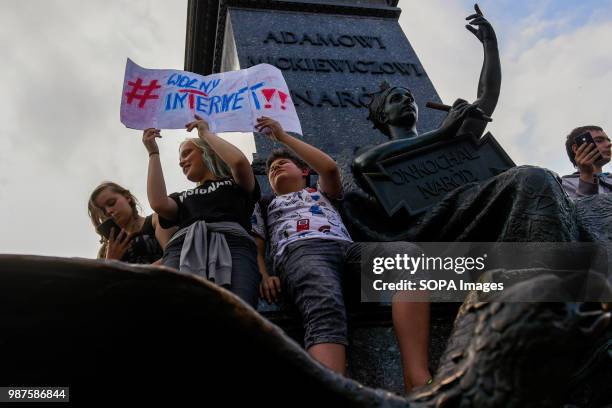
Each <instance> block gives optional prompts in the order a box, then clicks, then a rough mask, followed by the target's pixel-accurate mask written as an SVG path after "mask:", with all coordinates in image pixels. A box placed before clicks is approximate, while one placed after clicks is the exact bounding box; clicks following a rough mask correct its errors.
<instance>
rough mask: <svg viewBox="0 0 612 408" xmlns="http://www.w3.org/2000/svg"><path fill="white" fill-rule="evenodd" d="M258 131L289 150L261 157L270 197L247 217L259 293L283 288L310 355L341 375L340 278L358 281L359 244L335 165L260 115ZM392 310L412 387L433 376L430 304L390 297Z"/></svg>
mask: <svg viewBox="0 0 612 408" xmlns="http://www.w3.org/2000/svg"><path fill="white" fill-rule="evenodd" d="M257 129H258V130H259V131H265V133H267V134H268V135H269V136H270V138H272V139H273V140H276V141H278V142H280V143H282V144H284V145H285V146H287V147H288V148H290V149H291V150H293V152H295V154H293V153H292V152H290V151H289V150H286V149H282V150H276V151H274V152H273V153H272V155H271V156H270V157H269V158H268V159H267V162H266V169H267V173H268V179H269V181H270V185H271V187H272V190H273V191H274V193H275V196H274V197H273V198H272V199H271V200H269V201H266V202H264V201H261V202H260V203H259V204H258V205H256V207H255V213H254V215H253V232H254V233H255V234H256V235H257V244H258V245H257V246H258V264H259V268H260V272H261V274H262V277H263V280H262V284H261V290H260V292H261V295H262V297H264V298H265V299H267V300H268V301H275V300H276V299H277V298H278V295H279V293H280V291H281V287H282V288H283V290H285V291H286V292H287V294H288V295H289V298H290V299H291V300H292V301H293V302H295V304H296V306H297V308H298V310H299V312H300V314H301V316H302V319H303V324H304V330H305V335H304V345H305V348H306V350H307V351H308V353H309V354H310V355H311V356H312V357H313V358H314V359H316V360H318V361H319V362H320V363H322V364H323V365H325V366H327V367H328V368H330V369H332V370H334V371H336V372H338V373H341V374H344V373H345V366H346V345H347V344H348V342H347V328H346V309H345V306H344V298H343V294H342V276H343V275H344V271H345V270H347V271H348V273H349V274H351V273H354V274H355V275H354V276H351V279H359V273H360V272H361V252H362V245H363V244H361V243H358V242H353V241H352V240H351V237H350V235H349V233H348V231H347V230H346V228H345V226H344V224H343V222H342V219H341V218H340V214H339V213H338V211H337V210H336V209H335V208H334V206H333V205H332V201H334V200H338V199H340V198H341V197H342V183H341V177H340V170H339V169H338V166H337V165H336V163H335V162H334V160H333V159H332V158H331V157H329V156H328V155H327V154H325V153H324V152H322V151H321V150H319V149H317V148H315V147H313V146H311V145H309V144H307V143H305V142H303V141H301V140H299V139H297V138H294V137H292V136H290V135H288V134H287V133H285V131H284V130H283V129H282V127H281V126H280V124H279V123H278V122H276V121H275V120H273V119H270V118H267V117H262V118H259V119H258V124H257ZM296 155H297V156H299V157H297V156H296ZM309 169H313V170H314V171H316V172H317V174H318V175H319V181H318V184H317V188H310V187H308V184H307V180H308V174H309ZM261 205H263V206H264V207H265V208H261ZM265 240H269V241H270V242H269V244H270V254H271V256H272V257H273V264H274V270H275V272H276V275H277V276H271V275H270V274H268V272H267V270H266V266H265ZM368 245H375V249H374V250H375V251H377V252H380V254H381V255H383V253H386V254H396V253H410V252H416V251H418V247H416V246H415V245H412V244H409V243H405V242H389V243H376V244H368ZM370 249H371V247H370ZM377 255H378V253H377ZM394 300H396V298H395V297H394ZM392 312H393V322H394V327H395V331H396V335H397V338H398V342H399V346H400V352H401V355H402V364H403V367H404V382H405V386H406V390H410V389H411V388H412V387H414V386H420V385H423V384H425V383H426V382H428V381H429V380H430V378H431V375H430V373H429V369H428V352H427V349H428V342H429V303H427V302H400V301H394V302H393V303H392Z"/></svg>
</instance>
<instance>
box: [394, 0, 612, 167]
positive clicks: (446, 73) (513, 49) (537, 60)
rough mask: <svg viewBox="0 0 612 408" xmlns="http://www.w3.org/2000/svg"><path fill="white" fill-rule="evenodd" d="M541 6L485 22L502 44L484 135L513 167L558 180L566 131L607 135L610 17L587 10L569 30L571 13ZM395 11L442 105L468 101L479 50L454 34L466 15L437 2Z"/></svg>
mask: <svg viewBox="0 0 612 408" xmlns="http://www.w3.org/2000/svg"><path fill="white" fill-rule="evenodd" d="M548 4H549V2H546V3H539V2H538V3H537V4H534V5H533V6H532V7H533V9H532V10H531V12H530V13H527V14H526V17H525V18H523V19H520V20H518V21H515V20H512V21H509V20H502V21H495V20H494V19H492V18H490V20H491V21H492V23H493V24H494V26H495V28H496V32H497V36H498V38H499V41H500V44H502V45H503V46H502V48H501V61H502V71H503V82H502V90H501V96H500V101H499V104H498V106H497V109H496V111H495V114H494V122H493V123H492V124H491V125H490V126H489V128H488V129H489V130H490V131H491V132H492V133H493V134H494V135H495V136H496V138H497V139H498V141H500V143H501V144H502V146H503V147H504V148H505V149H506V150H507V151H508V153H509V154H510V156H511V157H512V158H513V159H514V161H515V162H516V163H517V164H534V165H539V166H543V167H547V168H550V169H552V170H554V171H557V172H559V173H562V174H565V173H568V172H572V171H573V168H572V167H571V164H570V163H569V161H568V160H567V157H566V156H565V148H564V136H565V135H566V134H567V133H569V131H570V130H571V129H572V128H574V127H576V126H580V125H584V124H597V125H601V126H603V127H604V128H605V129H609V132H612V130H610V129H612V126H611V123H610V122H611V120H610V109H609V106H610V105H609V96H608V91H609V90H610V89H612V52H611V51H612V46H611V45H610V42H609V39H610V38H612V19H610V18H609V17H607V20H602V17H601V16H602V15H603V16H610V15H611V14H610V11H611V10H610V9H611V7H610V5H609V4H608V12H607V13H605V12H604V11H605V10H599V12H598V13H596V11H595V10H593V15H592V17H591V18H590V19H586V20H584V21H581V22H580V24H573V25H571V24H569V21H570V17H571V16H570V15H571V12H572V10H569V9H567V10H566V11H565V14H564V13H560V12H558V13H556V15H555V16H554V18H553V17H548V18H546V16H545V15H544V12H545V10H546V6H547V5H548ZM399 5H400V7H402V8H403V9H404V12H403V13H402V17H401V18H400V24H401V25H402V28H403V30H404V32H406V34H407V36H408V38H409V40H410V41H411V43H412V46H413V47H414V48H415V50H416V51H417V53H418V55H419V57H420V59H421V62H422V63H423V65H424V66H425V69H426V70H427V72H428V74H429V76H430V78H431V80H432V82H433V83H434V85H435V86H436V89H437V90H438V92H439V94H440V96H441V97H442V99H443V100H444V101H446V102H452V101H453V100H454V99H456V98H458V97H463V98H465V99H469V100H473V99H474V97H475V90H476V83H477V80H478V76H479V73H480V67H481V65H482V50H481V48H480V46H479V45H478V44H477V43H476V44H475V43H474V42H475V41H476V40H475V39H474V38H471V34H469V33H468V32H467V31H465V33H462V32H461V30H465V29H464V28H463V26H464V24H465V23H464V20H463V18H464V17H465V16H466V15H468V14H469V13H470V12H471V10H464V9H462V8H461V5H460V4H458V3H456V2H449V1H442V0H434V1H428V2H426V3H425V2H418V4H417V2H414V1H407V0H402V1H400V4H399ZM495 7H496V4H493V3H490V4H488V5H487V7H485V8H483V9H484V12H485V15H487V8H488V9H491V10H489V11H491V13H490V14H494V15H496V16H500V15H502V14H503V13H502V12H501V11H500V10H499V9H498V10H495ZM499 7H501V6H499ZM516 7H520V4H516ZM440 27H444V30H441V29H440ZM544 34H546V35H544Z"/></svg>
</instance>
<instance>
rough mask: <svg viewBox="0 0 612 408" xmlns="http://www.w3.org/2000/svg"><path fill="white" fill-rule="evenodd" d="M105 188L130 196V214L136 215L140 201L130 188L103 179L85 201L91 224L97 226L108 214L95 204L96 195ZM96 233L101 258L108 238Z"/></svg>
mask: <svg viewBox="0 0 612 408" xmlns="http://www.w3.org/2000/svg"><path fill="white" fill-rule="evenodd" d="M106 189H109V190H111V191H112V192H113V193H117V194H121V195H122V196H124V197H126V198H130V199H131V201H130V207H132V216H134V217H137V216H138V209H139V208H140V203H139V202H138V199H137V198H136V197H134V195H133V194H132V193H131V192H130V190H128V189H127V188H124V187H121V186H120V185H119V184H117V183H113V182H112V181H103V182H102V183H100V184H99V185H98V186H97V187H96V188H95V189H94V191H93V192H92V193H91V195H90V196H89V202H88V203H87V213H88V214H89V218H90V219H91V223H92V224H93V226H94V228H98V226H99V225H100V224H102V223H103V222H104V221H106V219H107V218H108V216H106V215H105V214H104V210H102V209H101V208H100V207H98V206H97V205H96V198H98V195H99V194H100V193H101V192H102V191H104V190H106ZM96 232H97V231H96ZM98 235H100V243H101V244H102V246H101V247H100V249H99V250H98V258H103V257H104V254H105V252H106V247H107V246H108V239H107V238H106V237H104V236H103V235H101V234H98Z"/></svg>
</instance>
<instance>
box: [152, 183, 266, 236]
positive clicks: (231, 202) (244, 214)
mask: <svg viewBox="0 0 612 408" xmlns="http://www.w3.org/2000/svg"><path fill="white" fill-rule="evenodd" d="M260 194H261V193H260V189H259V184H258V183H257V180H255V188H254V189H253V191H252V192H250V193H249V192H247V191H245V190H244V189H243V188H242V187H241V186H239V185H238V184H237V183H236V182H235V181H234V180H233V179H231V178H228V179H222V180H209V181H205V182H204V183H203V184H202V185H200V186H198V187H196V188H193V189H191V190H187V191H183V192H181V193H172V194H170V195H169V197H170V198H172V199H173V200H174V201H175V202H176V205H177V207H178V212H177V214H176V219H174V220H167V219H164V218H162V217H159V223H160V225H161V226H162V227H163V228H170V227H172V226H175V225H178V227H179V229H182V228H185V227H188V226H189V225H191V224H193V223H194V222H196V221H200V220H204V221H206V222H221V221H233V222H237V223H238V224H240V225H241V226H242V227H243V228H244V229H245V230H246V231H249V230H250V229H251V221H250V220H251V214H253V208H254V206H255V203H256V202H257V200H259V197H260Z"/></svg>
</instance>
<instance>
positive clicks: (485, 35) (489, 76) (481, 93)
mask: <svg viewBox="0 0 612 408" xmlns="http://www.w3.org/2000/svg"><path fill="white" fill-rule="evenodd" d="M474 9H475V10H476V13H475V14H472V15H471V16H468V17H467V18H466V20H468V21H469V24H468V25H466V26H465V27H466V28H467V29H468V30H469V31H470V32H471V33H472V34H474V36H476V38H478V40H479V41H480V42H481V43H482V45H483V48H484V61H483V64H482V70H481V71H480V80H479V81H478V95H477V99H476V101H475V102H474V105H476V106H478V108H480V109H481V110H482V111H483V112H484V113H485V114H487V115H488V116H492V115H493V111H495V106H496V105H497V100H498V99H499V91H500V88H501V62H500V60H499V49H498V47H497V37H496V35H495V30H493V26H492V25H491V23H489V21H488V20H487V19H485V18H484V16H483V14H482V11H480V7H478V4H475V5H474ZM474 26H476V27H477V28H475V27H474ZM486 126H487V122H484V121H482V120H479V119H475V118H468V119H466V121H465V122H464V123H463V125H462V126H461V128H460V130H459V134H464V133H472V134H473V135H474V136H476V137H480V136H481V135H482V134H483V133H484V130H485V128H486Z"/></svg>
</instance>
